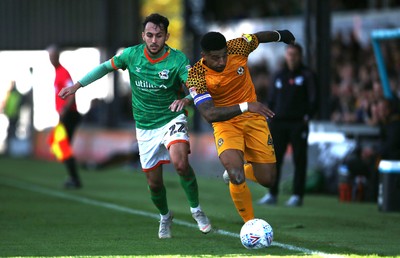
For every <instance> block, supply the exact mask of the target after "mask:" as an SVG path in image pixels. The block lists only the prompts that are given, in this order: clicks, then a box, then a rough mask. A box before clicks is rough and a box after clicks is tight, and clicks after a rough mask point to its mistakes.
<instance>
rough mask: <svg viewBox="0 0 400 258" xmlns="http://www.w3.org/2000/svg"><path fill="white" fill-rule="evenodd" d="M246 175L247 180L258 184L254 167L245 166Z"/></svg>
mask: <svg viewBox="0 0 400 258" xmlns="http://www.w3.org/2000/svg"><path fill="white" fill-rule="evenodd" d="M244 175H245V177H246V179H249V180H251V181H253V182H256V183H257V179H256V177H255V176H254V170H253V166H252V165H251V164H244Z"/></svg>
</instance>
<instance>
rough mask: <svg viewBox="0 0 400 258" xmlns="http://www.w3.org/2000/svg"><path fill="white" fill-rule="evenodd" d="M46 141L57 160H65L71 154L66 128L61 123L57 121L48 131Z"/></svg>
mask: <svg viewBox="0 0 400 258" xmlns="http://www.w3.org/2000/svg"><path fill="white" fill-rule="evenodd" d="M48 143H49V145H50V150H51V152H52V153H53V154H54V156H55V157H56V158H57V160H58V161H61V162H62V161H65V160H67V159H69V158H70V157H71V156H72V154H73V153H72V147H71V144H70V142H69V139H68V134H67V130H66V129H65V126H64V125H63V124H62V123H59V124H58V125H57V126H56V127H54V129H53V130H52V131H51V132H50V135H49V138H48Z"/></svg>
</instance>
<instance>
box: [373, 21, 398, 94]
mask: <svg viewBox="0 0 400 258" xmlns="http://www.w3.org/2000/svg"><path fill="white" fill-rule="evenodd" d="M399 38H400V28H396V29H376V30H373V31H372V32H371V40H372V46H373V48H374V53H375V58H376V62H377V65H378V72H379V77H380V79H381V83H382V87H383V94H384V96H385V98H388V99H392V98H393V93H392V91H391V89H390V84H389V78H388V74H387V69H386V65H385V60H383V55H382V49H381V44H380V43H381V41H384V40H392V39H399Z"/></svg>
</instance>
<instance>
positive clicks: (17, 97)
mask: <svg viewBox="0 0 400 258" xmlns="http://www.w3.org/2000/svg"><path fill="white" fill-rule="evenodd" d="M22 99H23V96H22V94H21V93H20V92H19V91H18V90H17V87H16V83H15V81H11V87H10V90H9V92H8V94H7V97H6V101H5V105H4V114H5V115H6V116H7V119H8V128H7V140H6V143H7V150H6V153H7V154H10V148H11V144H12V140H13V139H14V138H15V137H16V132H17V125H18V121H19V117H20V110H21V105H22Z"/></svg>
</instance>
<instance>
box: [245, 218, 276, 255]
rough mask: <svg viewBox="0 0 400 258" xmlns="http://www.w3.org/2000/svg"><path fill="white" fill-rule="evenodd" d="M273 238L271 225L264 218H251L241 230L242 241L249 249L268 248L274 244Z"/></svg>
mask: <svg viewBox="0 0 400 258" xmlns="http://www.w3.org/2000/svg"><path fill="white" fill-rule="evenodd" d="M273 239H274V232H273V230H272V227H271V225H270V224H268V223H267V222H266V221H265V220H262V219H252V220H249V221H247V222H246V223H245V224H244V225H243V226H242V229H241V230H240V241H241V242H242V245H243V246H244V247H246V248H247V249H260V248H266V247H268V246H270V245H271V244H272V240H273Z"/></svg>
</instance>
